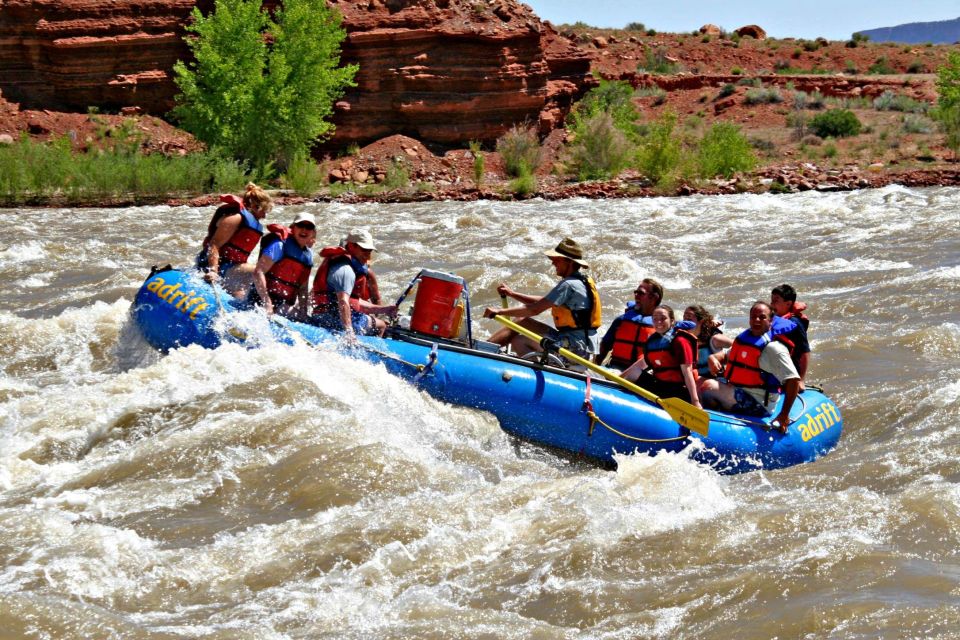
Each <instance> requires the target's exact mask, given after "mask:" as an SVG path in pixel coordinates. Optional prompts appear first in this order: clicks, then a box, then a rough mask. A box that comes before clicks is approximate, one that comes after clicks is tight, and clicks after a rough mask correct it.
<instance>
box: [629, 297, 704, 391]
mask: <svg viewBox="0 0 960 640" xmlns="http://www.w3.org/2000/svg"><path fill="white" fill-rule="evenodd" d="M652 316H653V327H654V329H655V332H654V334H653V335H652V336H650V337H649V338H648V339H647V341H646V342H645V343H644V345H643V355H641V356H640V358H639V359H638V360H637V361H636V362H634V363H633V364H632V365H630V366H629V367H627V369H626V370H625V371H624V372H623V373H622V374H621V376H622V377H623V378H625V379H627V380H633V381H636V383H637V386H640V387H643V388H644V389H646V390H647V391H650V392H651V393H653V394H654V395H657V396H659V397H661V398H680V399H681V400H686V401H687V402H689V403H690V404H692V405H693V406H695V407H697V408H700V397H699V394H698V393H697V375H696V369H695V366H694V365H695V363H696V353H697V338H696V336H694V335H693V334H692V333H690V331H689V330H687V329H685V328H681V327H679V326H677V323H676V321H675V320H676V318H675V317H674V313H673V308H671V307H669V306H667V305H665V304H661V305H657V308H656V309H654V310H653V314H652ZM688 324H689V323H684V326H687V325H688Z"/></svg>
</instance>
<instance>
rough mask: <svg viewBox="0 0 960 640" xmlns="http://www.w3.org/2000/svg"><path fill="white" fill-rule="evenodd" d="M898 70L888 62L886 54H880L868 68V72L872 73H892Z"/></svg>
mask: <svg viewBox="0 0 960 640" xmlns="http://www.w3.org/2000/svg"><path fill="white" fill-rule="evenodd" d="M896 72H897V70H896V69H894V68H893V67H891V66H890V63H889V62H887V57H886V56H880V57H879V58H877V61H876V62H874V63H873V64H872V65H870V66H869V67H868V68H867V73H868V74H870V75H890V74H893V73H896Z"/></svg>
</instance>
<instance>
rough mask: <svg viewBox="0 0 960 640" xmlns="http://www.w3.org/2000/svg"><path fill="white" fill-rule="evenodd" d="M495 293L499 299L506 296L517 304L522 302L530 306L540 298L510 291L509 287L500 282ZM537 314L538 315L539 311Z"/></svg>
mask: <svg viewBox="0 0 960 640" xmlns="http://www.w3.org/2000/svg"><path fill="white" fill-rule="evenodd" d="M497 293H499V294H500V297H504V296H506V297H509V298H513V299H514V300H516V301H517V302H522V303H523V304H530V303H532V302H537V301H539V300H540V299H541V298H542V297H541V296H531V295H528V294H526V293H519V292H517V291H514V290H513V289H511V288H510V287H508V286H507V285H506V284H504V283H502V282H501V283H500V284H499V286H497ZM537 313H539V311H538V312H537ZM534 315H536V314H534ZM518 317H519V316H518Z"/></svg>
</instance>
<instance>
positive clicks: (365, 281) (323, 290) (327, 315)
mask: <svg viewBox="0 0 960 640" xmlns="http://www.w3.org/2000/svg"><path fill="white" fill-rule="evenodd" d="M376 248H377V247H376V245H374V243H373V236H371V235H370V232H369V231H367V230H366V229H356V230H354V231H351V232H350V233H349V234H347V237H346V239H345V240H344V241H343V242H342V243H341V246H339V247H326V248H324V249H322V250H321V251H320V256H321V257H322V258H323V262H322V263H321V264H320V269H318V270H317V277H316V278H315V279H314V281H313V316H312V321H313V322H314V324H318V325H320V326H321V327H325V328H327V329H331V330H333V331H343V332H344V336H345V337H346V338H347V339H348V340H353V339H355V338H356V336H357V334H359V335H372V334H377V335H381V336H382V335H383V332H384V331H385V330H386V328H387V323H386V322H384V321H383V320H381V319H380V318H375V317H374V316H373V315H372V314H375V313H382V314H386V315H389V316H395V315H397V307H396V306H395V305H380V304H375V303H374V302H372V301H371V299H372V298H374V297H376V295H375V293H374V287H373V286H372V283H373V282H375V280H374V279H373V272H372V271H371V270H370V265H369V263H370V258H371V256H372V255H373V252H374V251H375V250H376Z"/></svg>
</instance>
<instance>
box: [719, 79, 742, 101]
mask: <svg viewBox="0 0 960 640" xmlns="http://www.w3.org/2000/svg"><path fill="white" fill-rule="evenodd" d="M736 90H737V87H736V86H735V85H733V84H730V83H729V82H728V83H727V84H725V85H723V86H722V87H721V88H720V93H718V94H717V97H718V98H726V97H727V96H731V95H733V94H734V93H735V92H736Z"/></svg>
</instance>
